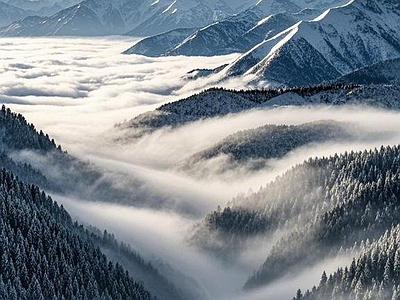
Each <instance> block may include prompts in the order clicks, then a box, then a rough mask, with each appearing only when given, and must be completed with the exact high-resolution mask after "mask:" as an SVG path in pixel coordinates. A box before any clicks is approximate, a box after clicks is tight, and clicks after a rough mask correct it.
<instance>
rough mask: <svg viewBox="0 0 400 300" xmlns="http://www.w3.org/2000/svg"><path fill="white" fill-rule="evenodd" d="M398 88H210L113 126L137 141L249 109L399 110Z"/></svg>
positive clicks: (389, 86) (333, 84) (399, 91)
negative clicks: (352, 107) (355, 107)
mask: <svg viewBox="0 0 400 300" xmlns="http://www.w3.org/2000/svg"><path fill="white" fill-rule="evenodd" d="M399 95H400V87H399V86H398V85H384V84H381V85H379V84H378V85H357V84H352V83H348V84H345V83H329V84H321V85H315V86H302V87H293V88H283V87H281V88H267V89H260V90H257V89H254V90H230V89H224V88H210V89H208V90H205V91H203V92H201V93H198V94H194V95H192V96H190V97H187V98H185V99H181V100H178V101H175V102H171V103H167V104H164V105H162V106H160V107H159V108H157V109H155V110H154V111H150V112H146V113H143V114H140V115H138V116H136V117H135V118H133V119H131V120H128V121H125V122H123V123H120V124H116V125H115V127H116V128H119V129H126V130H127V132H126V138H127V139H129V138H139V137H141V136H143V135H144V134H148V133H151V132H153V131H154V130H157V129H160V128H163V127H166V128H174V127H177V126H182V125H184V124H187V123H190V122H195V121H199V120H205V119H208V118H213V117H221V116H226V115H228V114H236V113H240V112H244V111H248V110H251V109H266V108H270V109H272V108H274V107H281V106H313V105H314V106H320V105H335V106H342V105H367V106H371V107H381V108H389V109H399V108H400V103H399V101H398V99H399Z"/></svg>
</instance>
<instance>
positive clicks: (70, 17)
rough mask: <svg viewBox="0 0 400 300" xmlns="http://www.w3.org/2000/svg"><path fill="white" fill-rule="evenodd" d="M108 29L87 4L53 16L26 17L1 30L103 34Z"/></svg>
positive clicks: (22, 33)
mask: <svg viewBox="0 0 400 300" xmlns="http://www.w3.org/2000/svg"><path fill="white" fill-rule="evenodd" d="M105 31H106V29H105V28H104V26H103V25H102V23H101V22H100V20H99V19H98V17H97V15H96V14H94V13H93V11H92V10H91V9H89V8H88V7H87V6H85V5H81V4H78V5H75V6H72V7H70V8H68V9H65V10H63V11H62V12H60V13H58V14H55V15H53V16H51V17H48V18H46V17H38V16H33V17H26V18H25V19H23V20H21V21H18V22H15V23H12V24H11V25H9V26H7V27H5V28H3V29H2V30H0V34H1V35H3V36H15V35H16V36H48V35H88V36H90V35H101V34H104V33H105Z"/></svg>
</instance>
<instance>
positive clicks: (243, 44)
mask: <svg viewBox="0 0 400 300" xmlns="http://www.w3.org/2000/svg"><path fill="white" fill-rule="evenodd" d="M344 1H346V0H341V1H339V2H338V3H342V2H344ZM307 5H308V6H307ZM307 5H306V4H304V6H299V5H298V4H297V3H296V4H295V3H293V2H291V1H283V0H279V1H269V0H261V1H259V2H258V3H257V4H256V5H254V6H252V7H250V8H249V9H247V10H245V11H243V12H241V13H239V14H237V15H234V16H232V17H229V18H227V19H225V20H222V21H218V22H215V23H213V24H211V25H208V26H206V27H204V28H201V29H199V30H197V31H196V32H194V33H193V34H191V35H187V36H186V37H182V39H181V40H180V41H176V40H173V42H174V44H173V43H172V42H171V44H170V45H169V46H168V47H163V46H161V47H159V46H158V40H163V41H166V40H168V39H169V38H168V36H169V35H170V34H172V33H171V32H167V33H165V34H164V35H165V36H162V38H161V37H160V36H156V37H149V38H147V39H144V40H142V41H141V42H139V43H137V44H136V45H134V46H133V47H131V48H130V49H129V50H128V51H126V53H130V54H142V55H148V54H149V53H151V56H168V55H203V56H213V55H221V54H228V53H234V52H245V51H247V50H249V49H250V48H252V47H253V46H255V45H257V44H258V43H260V42H262V41H263V40H264V39H268V38H270V37H272V36H273V35H275V34H277V33H279V32H280V31H282V30H284V29H286V28H288V27H289V26H291V25H293V24H295V23H296V22H297V21H299V20H310V19H312V18H314V17H316V16H317V15H318V14H319V13H321V12H322V11H321V10H320V9H321V8H327V7H330V5H332V3H331V1H311V2H308V3H307ZM309 6H312V7H317V8H318V9H310V8H308V9H306V8H307V7H309ZM171 41H172V40H171ZM165 49H167V50H168V51H164V50H165Z"/></svg>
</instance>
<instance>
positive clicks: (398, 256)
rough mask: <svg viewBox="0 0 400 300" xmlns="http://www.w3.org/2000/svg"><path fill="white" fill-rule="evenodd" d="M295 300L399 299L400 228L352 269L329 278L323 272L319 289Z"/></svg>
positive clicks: (356, 260)
mask: <svg viewBox="0 0 400 300" xmlns="http://www.w3.org/2000/svg"><path fill="white" fill-rule="evenodd" d="M293 299H294V300H329V299H337V300H347V299H356V300H398V299H400V225H396V226H394V227H393V228H392V229H391V230H387V231H386V232H385V234H384V235H382V236H381V237H380V238H379V239H377V240H376V241H374V242H373V243H371V242H370V241H369V240H367V241H366V243H365V244H364V246H363V247H362V250H361V253H360V254H359V255H358V257H357V258H354V259H353V261H352V262H351V264H350V265H348V266H345V267H340V268H338V269H337V271H336V272H334V273H333V274H330V275H329V276H327V274H326V272H323V274H322V276H321V280H320V283H319V285H318V286H314V287H313V288H312V289H311V290H307V291H306V292H305V293H304V294H303V293H302V291H301V290H298V291H297V295H296V297H294V298H293Z"/></svg>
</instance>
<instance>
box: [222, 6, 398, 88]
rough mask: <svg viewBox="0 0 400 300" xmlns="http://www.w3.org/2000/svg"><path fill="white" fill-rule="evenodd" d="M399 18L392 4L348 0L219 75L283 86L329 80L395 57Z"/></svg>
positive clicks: (266, 43)
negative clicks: (348, 1)
mask: <svg viewBox="0 0 400 300" xmlns="http://www.w3.org/2000/svg"><path fill="white" fill-rule="evenodd" d="M399 16H400V6H399V3H398V1H395V0H378V1H376V2H371V1H369V0H354V1H351V2H350V3H348V4H347V5H344V6H340V7H337V8H332V9H329V10H327V11H326V12H324V13H323V14H322V15H321V16H319V17H318V18H316V19H314V20H313V21H309V22H305V21H303V22H299V23H298V24H296V25H295V26H293V27H291V28H289V29H287V30H285V31H283V32H282V33H280V34H278V35H276V36H275V37H273V38H271V39H268V40H266V41H264V42H262V43H260V44H258V45H257V46H255V47H254V48H253V49H251V50H249V51H248V52H247V53H245V54H243V56H242V57H240V58H238V59H237V60H236V61H235V62H233V63H232V64H231V65H229V66H228V67H226V68H225V70H223V71H222V74H225V75H224V76H228V77H229V76H239V75H243V74H246V75H251V76H250V77H251V78H252V80H254V81H256V82H266V83H268V82H272V83H281V84H284V85H288V86H294V85H309V84H317V83H320V82H322V81H326V80H332V79H335V78H337V77H340V76H341V75H344V74H347V73H350V72H352V71H354V70H355V69H358V68H361V67H365V66H368V65H371V64H374V63H377V62H379V61H381V60H386V59H391V58H397V57H400V36H399V32H400V27H399V26H400V25H399V22H398V19H399ZM343 24H346V26H343Z"/></svg>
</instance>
